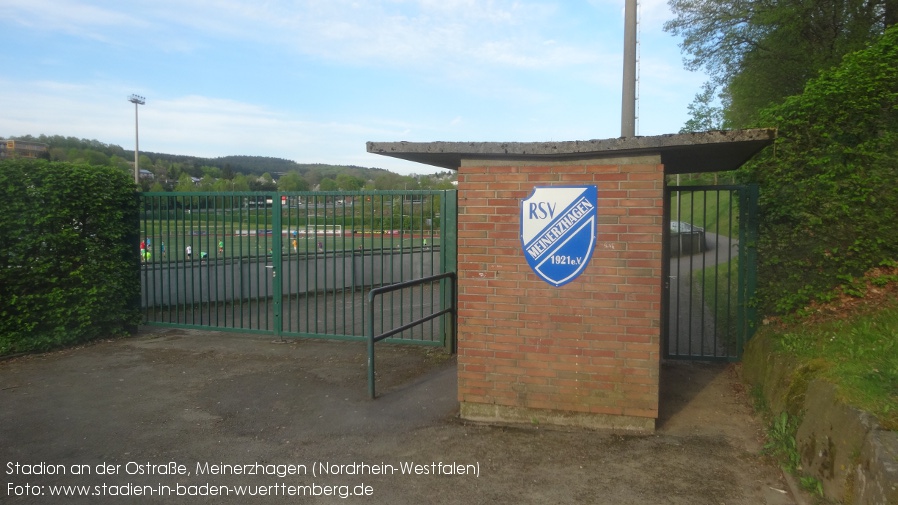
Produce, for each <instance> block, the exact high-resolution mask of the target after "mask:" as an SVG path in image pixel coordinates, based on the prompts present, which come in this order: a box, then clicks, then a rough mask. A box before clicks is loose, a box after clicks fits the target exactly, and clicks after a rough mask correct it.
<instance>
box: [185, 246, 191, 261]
mask: <svg viewBox="0 0 898 505" xmlns="http://www.w3.org/2000/svg"><path fill="white" fill-rule="evenodd" d="M184 254H186V255H187V259H188V260H191V259H193V246H191V245H188V246H187V247H186V248H185V249H184Z"/></svg>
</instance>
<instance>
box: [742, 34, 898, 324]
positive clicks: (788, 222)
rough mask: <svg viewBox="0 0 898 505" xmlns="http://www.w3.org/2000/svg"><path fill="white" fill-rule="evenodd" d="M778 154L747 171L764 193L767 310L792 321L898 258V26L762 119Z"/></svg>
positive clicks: (761, 252)
mask: <svg viewBox="0 0 898 505" xmlns="http://www.w3.org/2000/svg"><path fill="white" fill-rule="evenodd" d="M760 122H761V124H767V125H776V126H777V128H778V131H779V132H778V135H777V140H776V149H775V150H773V149H768V150H766V151H764V152H763V153H762V154H761V155H760V156H759V157H757V158H755V159H754V160H752V162H750V163H749V164H747V165H746V166H745V167H744V168H743V169H742V170H741V171H742V172H743V174H745V175H746V176H747V178H748V179H749V180H751V181H753V182H757V183H759V184H761V186H762V188H763V190H762V191H761V196H760V201H759V203H760V209H761V214H760V223H761V231H762V233H761V239H760V240H759V243H758V257H759V258H760V263H759V270H758V271H759V276H758V293H759V296H760V299H761V300H760V301H761V303H760V307H761V309H762V310H763V311H764V312H765V313H771V312H787V311H791V310H793V309H796V308H799V307H802V306H804V305H805V304H806V303H807V302H809V301H810V300H812V299H814V298H819V297H821V296H824V295H825V294H826V293H827V292H828V291H829V290H830V289H831V288H833V287H834V286H836V285H838V284H840V283H845V282H847V283H849V284H851V280H852V279H853V278H856V277H859V276H861V275H862V274H863V273H864V272H866V271H867V270H868V269H870V268H873V267H876V266H880V265H883V264H887V263H888V262H894V261H895V258H898V242H896V241H895V240H894V237H896V236H898V225H896V222H895V209H898V192H896V191H895V187H896V186H898V171H896V169H895V167H896V166H898V27H894V28H891V29H889V30H887V31H886V33H885V35H884V36H882V37H881V39H880V40H879V41H878V42H877V43H876V44H874V45H871V46H870V47H869V48H867V49H865V50H863V51H858V52H856V53H852V54H851V55H848V56H846V57H845V59H844V62H843V63H842V65H840V66H839V67H837V68H836V69H833V70H830V71H828V72H824V73H822V74H821V75H820V76H819V77H817V78H815V79H812V80H811V81H810V82H809V83H808V85H807V86H806V87H805V89H804V92H803V93H802V94H801V95H796V96H793V97H789V98H788V99H787V100H785V101H784V102H783V103H782V104H780V105H777V106H774V107H770V108H768V109H765V110H764V111H762V112H761V119H760Z"/></svg>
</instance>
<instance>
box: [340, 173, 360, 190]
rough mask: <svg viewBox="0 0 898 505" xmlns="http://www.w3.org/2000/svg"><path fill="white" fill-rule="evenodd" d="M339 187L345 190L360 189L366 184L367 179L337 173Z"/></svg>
mask: <svg viewBox="0 0 898 505" xmlns="http://www.w3.org/2000/svg"><path fill="white" fill-rule="evenodd" d="M336 182H337V187H338V188H339V189H341V190H343V191H358V190H360V189H362V186H364V185H365V179H362V178H361V177H355V176H352V175H349V174H339V175H337V180H336Z"/></svg>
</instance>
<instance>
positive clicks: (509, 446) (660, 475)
mask: <svg viewBox="0 0 898 505" xmlns="http://www.w3.org/2000/svg"><path fill="white" fill-rule="evenodd" d="M366 366H367V355H366V353H365V346H364V344H360V343H354V342H335V341H312V340H295V341H289V342H287V343H276V342H272V341H271V339H270V338H264V337H257V336H247V335H239V334H228V333H212V332H198V331H184V330H155V331H145V332H143V333H142V334H140V335H138V336H137V337H135V338H129V339H123V340H117V341H108V342H102V343H99V344H97V345H91V346H86V347H83V348H79V349H72V350H66V351H61V352H56V353H50V354H44V355H35V356H27V357H22V358H17V359H13V360H8V361H5V362H0V404H2V405H3V408H2V410H0V464H2V465H3V470H4V474H5V478H4V480H5V481H6V482H5V483H4V486H3V489H0V495H2V496H3V500H2V501H4V502H5V503H63V502H64V503H121V502H122V500H123V498H122V497H121V496H115V497H111V496H108V495H107V496H89V497H87V496H81V497H69V498H65V499H63V498H53V497H50V496H48V495H47V493H49V492H50V486H54V485H82V486H90V488H88V491H90V492H95V491H102V490H106V491H105V492H107V493H108V492H109V490H112V489H115V490H117V491H119V492H120V491H126V490H128V489H131V490H132V492H133V490H134V489H136V486H147V487H146V488H142V489H145V490H163V491H164V490H165V489H166V488H165V486H168V487H170V488H171V489H170V492H172V493H174V492H175V491H177V486H178V485H180V486H195V487H194V488H192V489H194V490H200V489H201V488H200V487H196V486H203V485H211V486H228V488H227V489H228V490H229V491H230V492H231V493H233V492H235V489H236V486H241V485H248V486H268V487H267V488H266V489H267V490H268V492H269V493H273V494H275V496H256V497H253V498H247V497H238V496H234V495H233V494H232V495H231V496H224V497H223V496H217V497H210V496H174V495H172V494H169V495H167V496H158V495H157V496H141V497H135V496H129V497H128V501H129V502H139V503H222V502H224V503H286V502H294V501H297V500H300V501H302V500H305V501H312V502H315V503H331V502H341V503H400V504H401V503H466V504H481V503H482V504H487V503H489V504H492V503H537V504H539V503H547V504H548V503H551V504H557V503H584V504H586V503H588V504H595V503H609V504H612V503H613V504H629V503H632V504H645V503H668V504H680V503H682V504H720V503H726V504H731V505H732V504H746V505H747V504H751V505H757V504H763V503H768V504H788V503H793V501H791V499H790V498H789V496H788V494H785V493H784V490H785V489H786V486H785V484H784V483H783V482H782V481H781V476H780V473H779V471H778V470H777V469H776V468H775V467H774V466H772V465H771V464H770V463H769V462H767V461H766V460H765V459H764V458H763V457H761V456H760V455H759V452H758V448H759V438H758V437H759V436H760V435H759V434H760V427H759V425H758V424H757V422H756V421H755V419H754V418H753V417H752V416H751V410H750V408H749V406H748V405H747V402H746V399H745V397H744V394H743V393H742V391H741V390H740V389H739V386H738V383H739V382H738V380H737V372H738V371H737V370H736V369H734V368H733V367H732V366H728V365H701V364H671V365H665V366H664V367H663V369H662V392H663V399H662V403H661V406H662V408H661V419H660V420H659V423H658V431H657V433H656V434H655V435H653V436H645V437H635V436H633V437H621V436H615V435H609V434H604V433H596V432H589V431H580V430H569V431H565V430H549V429H545V428H544V427H537V426H531V427H496V426H484V425H478V424H471V423H466V422H463V421H461V420H459V419H458V418H457V406H458V403H457V401H456V399H455V396H456V382H455V363H454V360H453V359H451V358H448V357H446V356H445V355H443V354H441V353H440V352H439V351H434V350H432V349H427V348H421V347H407V346H406V347H400V346H391V345H383V346H379V347H378V350H377V370H378V386H377V387H378V393H379V395H380V396H379V398H378V399H377V400H375V401H370V400H368V398H367V387H366V370H367V369H366ZM10 463H12V464H15V463H20V464H22V465H40V464H45V465H61V467H62V468H65V469H67V470H68V472H67V473H56V474H50V475H46V474H44V475H28V474H22V473H21V472H18V471H16V472H13V473H12V474H10V473H9V472H8V471H7V469H8V465H9V464H10ZM169 463H175V464H176V465H184V468H185V469H186V471H188V472H190V475H170V474H160V473H159V471H158V470H159V469H160V468H162V466H160V465H168V464H169ZM206 463H209V464H210V465H213V466H214V465H217V464H222V463H224V464H230V465H250V466H248V467H246V468H256V469H259V468H263V469H264V468H266V465H268V468H271V469H272V470H274V471H275V473H274V474H271V473H268V474H265V475H258V474H257V475H243V474H241V475H212V474H209V473H206V474H205V475H197V473H198V470H202V468H203V467H204V465H205V464H206ZM104 464H105V465H113V466H115V465H118V467H119V471H118V472H117V473H115V474H114V475H97V474H96V472H95V470H96V469H97V467H98V465H104ZM257 464H258V465H257ZM291 464H292V465H294V468H302V469H303V472H302V473H301V474H299V475H282V476H281V475H278V474H277V471H276V469H278V468H282V469H285V468H287V466H286V465H291ZM411 464H415V465H420V466H419V467H409V468H410V470H411V472H412V473H411V474H408V473H405V474H403V473H402V470H403V465H411ZM73 465H74V466H73ZM277 465H280V466H277ZM321 465H324V467H327V468H333V469H337V470H339V471H337V472H336V474H333V473H332V474H330V475H324V476H322V475H320V472H318V470H320V468H321ZM334 465H337V466H334ZM365 465H367V466H365ZM13 468H16V467H13ZM22 468H24V467H22ZM29 468H30V469H31V470H34V469H39V468H40V467H39V466H31V467H29ZM73 468H88V469H91V470H92V472H91V473H90V474H87V475H72V473H71V470H72V469H73ZM101 468H102V467H101ZM126 469H131V470H138V469H142V471H143V473H135V474H133V475H129V474H128V473H127V471H126ZM391 469H393V471H392V473H391ZM148 470H153V472H152V473H151V474H147V473H146V472H147V471H148ZM416 470H417V472H418V473H415V471H416ZM462 470H464V471H465V473H461V471H462ZM313 472H314V473H315V475H313ZM377 472H380V473H377ZM468 472H474V474H473V475H472V474H470V473H468ZM31 473H33V472H31ZM45 473H46V472H45ZM383 473H386V474H383ZM25 484H28V485H31V486H40V488H39V489H40V491H41V492H42V493H44V495H43V496H15V494H16V491H18V490H20V489H21V490H22V491H24V490H25V488H24V487H17V486H24V485H25ZM313 484H314V485H317V486H337V487H334V488H332V490H333V492H336V493H339V492H341V491H342V490H344V489H345V490H346V491H347V492H348V493H349V494H352V493H354V492H355V491H356V490H358V489H360V490H361V491H363V492H364V491H367V490H368V489H369V488H370V492H371V493H372V495H371V496H365V497H361V496H350V497H348V498H346V499H343V498H340V497H333V496H331V497H326V496H319V497H318V498H315V499H309V498H302V497H285V496H282V495H278V493H287V492H289V489H290V487H291V486H292V487H294V488H295V489H294V491H297V490H298V489H301V488H299V486H306V485H308V486H311V485H313ZM10 485H12V487H9V486H10ZM104 485H105V486H106V487H105V488H104V487H103V486H104ZM128 486H130V487H128ZM339 486H347V487H346V488H341V487H339ZM360 486H361V487H360ZM32 489H33V488H32ZM186 489H189V488H187V487H185V490H186ZM206 489H207V490H208V489H209V488H208V487H207V488H206ZM222 489H224V488H222ZM254 489H258V488H254ZM318 489H319V491H320V490H322V489H324V488H323V487H319V488H318ZM310 490H311V491H314V488H310Z"/></svg>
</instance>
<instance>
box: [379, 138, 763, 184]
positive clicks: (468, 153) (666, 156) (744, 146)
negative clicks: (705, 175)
mask: <svg viewBox="0 0 898 505" xmlns="http://www.w3.org/2000/svg"><path fill="white" fill-rule="evenodd" d="M775 138H776V130H775V129H769V128H761V129H753V130H726V131H724V130H720V131H710V132H700V133H677V134H670V135H657V136H652V137H621V138H616V139H604V140H575V141H566V142H368V143H367V146H368V152H369V153H374V154H381V155H384V156H392V157H394V158H400V159H403V160H408V161H414V162H417V163H423V164H425V165H433V166H436V167H441V168H448V169H451V170H458V168H459V167H460V166H461V163H462V160H466V159H470V160H511V161H547V162H551V161H573V160H579V159H596V158H609V157H620V156H645V155H660V156H661V163H663V164H664V168H665V172H666V173H668V174H686V173H690V174H691V173H699V172H724V171H729V170H735V169H737V168H739V167H740V166H742V164H744V163H745V162H746V161H748V160H749V159H751V157H752V156H754V155H755V154H757V153H758V152H760V151H761V149H763V148H764V147H766V146H768V145H770V144H772V143H773V141H774V139H775Z"/></svg>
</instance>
